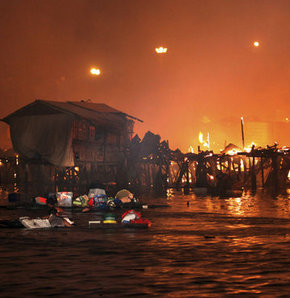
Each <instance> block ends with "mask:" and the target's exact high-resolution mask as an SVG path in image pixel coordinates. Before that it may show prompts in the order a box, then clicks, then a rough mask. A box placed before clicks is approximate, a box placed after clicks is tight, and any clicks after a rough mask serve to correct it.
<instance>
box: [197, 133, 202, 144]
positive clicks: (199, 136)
mask: <svg viewBox="0 0 290 298" xmlns="http://www.w3.org/2000/svg"><path fill="white" fill-rule="evenodd" d="M198 140H199V142H200V143H201V144H203V133H202V132H201V131H200V132H199V134H198Z"/></svg>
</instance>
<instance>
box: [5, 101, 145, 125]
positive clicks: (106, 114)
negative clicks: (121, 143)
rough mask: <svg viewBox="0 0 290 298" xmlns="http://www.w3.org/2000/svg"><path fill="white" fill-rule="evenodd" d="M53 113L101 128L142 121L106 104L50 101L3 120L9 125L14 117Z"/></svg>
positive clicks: (26, 108)
mask: <svg viewBox="0 0 290 298" xmlns="http://www.w3.org/2000/svg"><path fill="white" fill-rule="evenodd" d="M53 112H55V113H66V114H72V115H73V116H76V117H79V118H83V119H87V120H90V121H92V122H94V124H96V125H101V126H104V125H106V126H118V125H121V124H124V121H126V119H127V118H132V119H135V120H138V121H142V120H140V119H137V118H135V117H133V116H130V115H128V114H125V113H122V112H120V111H118V110H116V109H114V108H112V107H110V106H108V105H106V104H104V103H92V102H85V101H81V102H74V101H68V102H60V101H48V100H36V101H34V102H33V103H31V104H29V105H27V106H24V107H23V108H21V109H19V110H17V111H15V112H14V113H12V114H10V115H8V116H6V117H5V118H4V119H2V120H3V121H5V122H7V123H9V119H10V118H12V117H21V116H28V115H39V114H51V113H53Z"/></svg>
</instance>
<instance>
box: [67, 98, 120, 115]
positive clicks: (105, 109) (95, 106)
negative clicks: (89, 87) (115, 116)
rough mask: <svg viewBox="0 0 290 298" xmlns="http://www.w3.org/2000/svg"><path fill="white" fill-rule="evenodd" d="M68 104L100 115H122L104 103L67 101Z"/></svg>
mask: <svg viewBox="0 0 290 298" xmlns="http://www.w3.org/2000/svg"><path fill="white" fill-rule="evenodd" d="M68 103H70V104H74V105H77V106H80V107H82V108H85V109H88V110H92V111H95V112H100V113H122V112H120V111H118V110H116V109H114V108H112V107H110V106H108V105H106V104H104V103H94V102H90V101H68Z"/></svg>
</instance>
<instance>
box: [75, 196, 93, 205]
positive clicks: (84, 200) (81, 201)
mask: <svg viewBox="0 0 290 298" xmlns="http://www.w3.org/2000/svg"><path fill="white" fill-rule="evenodd" d="M88 201H89V198H88V196H87V195H83V196H79V197H77V198H76V199H75V200H73V206H77V207H88Z"/></svg>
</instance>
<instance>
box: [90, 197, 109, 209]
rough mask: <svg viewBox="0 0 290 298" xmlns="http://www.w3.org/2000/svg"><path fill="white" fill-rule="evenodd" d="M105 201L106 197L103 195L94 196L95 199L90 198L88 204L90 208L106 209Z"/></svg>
mask: <svg viewBox="0 0 290 298" xmlns="http://www.w3.org/2000/svg"><path fill="white" fill-rule="evenodd" d="M107 200H108V197H107V196H106V195H104V194H101V195H96V196H95V197H93V198H91V199H90V200H89V202H88V205H89V207H90V208H100V209H107V208H108V205H107Z"/></svg>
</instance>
